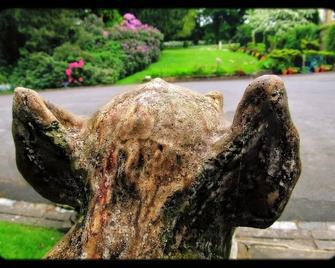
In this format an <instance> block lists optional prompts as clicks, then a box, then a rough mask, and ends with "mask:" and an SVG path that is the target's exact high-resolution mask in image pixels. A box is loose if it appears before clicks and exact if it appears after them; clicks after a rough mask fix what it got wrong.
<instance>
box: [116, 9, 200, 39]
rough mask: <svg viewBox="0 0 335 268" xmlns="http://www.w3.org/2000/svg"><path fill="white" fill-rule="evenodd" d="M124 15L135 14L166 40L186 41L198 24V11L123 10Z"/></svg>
mask: <svg viewBox="0 0 335 268" xmlns="http://www.w3.org/2000/svg"><path fill="white" fill-rule="evenodd" d="M120 11H121V13H122V14H124V13H127V12H129V13H133V14H134V15H135V16H136V17H137V18H138V19H139V20H140V21H141V22H142V23H144V24H149V25H152V26H154V27H156V28H157V29H158V30H160V31H161V32H162V33H163V34H164V40H165V41H170V40H176V39H177V40H178V39H185V38H188V37H189V36H191V34H192V31H193V29H194V28H195V26H196V24H195V21H196V16H197V13H196V10H194V9H183V8H169V9H160V8H158V9H151V8H147V9H123V10H122V9H121V10H120Z"/></svg>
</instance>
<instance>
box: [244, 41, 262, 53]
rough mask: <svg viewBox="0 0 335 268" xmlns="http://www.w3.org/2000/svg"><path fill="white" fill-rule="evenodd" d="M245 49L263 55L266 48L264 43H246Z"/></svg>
mask: <svg viewBox="0 0 335 268" xmlns="http://www.w3.org/2000/svg"><path fill="white" fill-rule="evenodd" d="M247 48H249V49H251V50H252V51H255V52H258V53H265V51H266V47H265V44H264V43H252V42H250V43H248V44H247Z"/></svg>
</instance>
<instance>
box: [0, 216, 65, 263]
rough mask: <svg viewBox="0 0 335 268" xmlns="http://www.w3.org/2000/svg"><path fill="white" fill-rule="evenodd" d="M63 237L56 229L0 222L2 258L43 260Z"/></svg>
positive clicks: (0, 253) (0, 252)
mask: <svg viewBox="0 0 335 268" xmlns="http://www.w3.org/2000/svg"><path fill="white" fill-rule="evenodd" d="M63 236H64V233H62V232H60V231H57V230H56V229H47V228H42V227H35V226H28V225H22V224H16V223H9V222H5V221H0V257H2V258H4V259H41V258H42V257H43V255H44V254H46V253H47V252H48V251H49V250H50V249H51V248H52V247H53V246H54V245H55V244H56V243H57V242H58V241H59V240H60V239H61V238H62V237H63Z"/></svg>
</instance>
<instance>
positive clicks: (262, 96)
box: [211, 75, 301, 228]
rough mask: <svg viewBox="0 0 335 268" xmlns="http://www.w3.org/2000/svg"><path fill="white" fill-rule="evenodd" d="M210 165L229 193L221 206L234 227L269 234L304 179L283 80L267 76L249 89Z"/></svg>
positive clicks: (225, 193)
mask: <svg viewBox="0 0 335 268" xmlns="http://www.w3.org/2000/svg"><path fill="white" fill-rule="evenodd" d="M216 146H217V147H216V149H217V152H218V153H217V155H216V157H214V158H213V159H212V161H211V163H212V166H214V167H215V169H214V170H215V172H217V174H218V175H217V176H218V179H219V181H221V183H222V184H223V185H227V184H228V182H229V187H228V186H226V188H227V189H228V190H227V191H226V192H223V198H222V200H224V201H223V202H222V206H223V207H225V208H226V211H227V217H228V218H230V219H231V222H232V224H233V225H235V226H250V227H258V228H266V227H268V226H269V225H271V224H272V223H273V222H274V221H275V220H277V218H278V217H279V216H280V215H281V213H282V211H283V210H284V208H285V205H286V204H287V202H288V199H289V197H290V195H291V192H292V190H293V188H294V186H295V184H296V182H297V180H298V178H299V176H300V172H301V163H300V156H299V135H298V132H297V130H296V128H295V127H294V125H293V123H292V121H291V118H290V113H289V109H288V103H287V95H286V90H285V87H284V84H283V82H282V80H281V79H280V78H279V77H277V76H274V75H265V76H262V77H259V78H257V79H256V80H254V81H253V82H252V83H251V84H250V85H249V86H248V87H247V89H246V91H245V93H244V96H243V98H242V100H241V102H240V103H239V105H238V107H237V111H236V113H235V117H234V120H233V123H232V126H231V129H230V131H229V134H228V135H226V136H224V137H223V138H222V139H221V140H220V141H219V142H218V143H217V144H216Z"/></svg>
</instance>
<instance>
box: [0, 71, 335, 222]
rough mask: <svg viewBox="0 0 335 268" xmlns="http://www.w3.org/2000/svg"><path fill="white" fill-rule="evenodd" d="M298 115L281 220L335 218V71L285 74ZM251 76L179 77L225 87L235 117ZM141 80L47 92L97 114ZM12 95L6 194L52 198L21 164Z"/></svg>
mask: <svg viewBox="0 0 335 268" xmlns="http://www.w3.org/2000/svg"><path fill="white" fill-rule="evenodd" d="M282 78H283V80H284V83H285V85H286V89H287V92H288V99H289V106H290V111H291V115H292V119H293V121H294V123H295V125H296V127H297V128H298V130H299V133H300V139H301V158H302V165H303V169H302V174H301V177H300V180H299V182H298V183H297V185H296V188H295V189H294V191H293V194H292V197H291V200H290V201H289V204H288V205H287V207H286V209H285V211H284V213H283V215H282V217H281V220H305V221H334V220H335V73H334V72H332V73H321V74H307V75H293V76H283V77H282ZM250 81H251V79H249V78H246V79H238V80H217V81H213V80H212V81H194V82H178V83H176V84H179V85H182V86H185V87H188V88H191V89H193V90H195V91H198V92H203V93H205V92H208V91H210V90H220V91H222V92H223V94H224V101H225V103H224V110H225V113H226V116H227V118H228V119H232V118H233V115H234V112H235V109H236V107H237V104H238V102H239V100H240V99H241V97H242V95H243V92H244V90H245V88H246V87H247V85H248V84H249V82H250ZM134 87H135V86H133V85H131V86H107V87H90V88H75V89H63V90H48V91H44V92H41V95H42V96H43V97H44V98H46V99H48V100H50V101H51V102H53V103H55V104H58V105H61V106H62V107H64V108H65V109H67V110H69V111H71V112H73V113H76V114H82V115H90V114H92V113H93V112H94V111H95V110H96V109H97V108H98V107H99V106H101V105H103V104H105V103H107V102H108V101H109V100H110V99H111V98H112V96H113V95H116V94H119V93H121V92H123V91H126V90H131V89H132V88H134ZM11 106H12V95H8V96H0V137H1V145H0V197H7V198H11V199H17V200H25V201H32V202H48V201H47V200H45V199H44V198H42V197H41V196H39V195H38V194H37V193H36V192H35V191H34V190H33V189H32V188H31V187H30V186H29V185H28V184H27V183H26V182H25V180H24V179H23V178H22V177H21V175H20V174H19V172H18V171H17V169H16V164H15V155H14V143H13V140H12V136H11Z"/></svg>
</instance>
